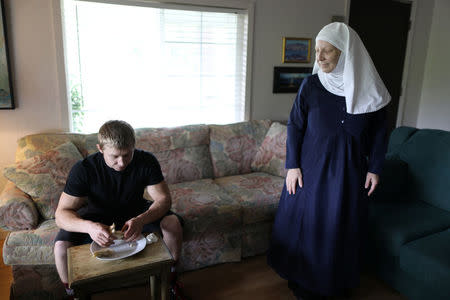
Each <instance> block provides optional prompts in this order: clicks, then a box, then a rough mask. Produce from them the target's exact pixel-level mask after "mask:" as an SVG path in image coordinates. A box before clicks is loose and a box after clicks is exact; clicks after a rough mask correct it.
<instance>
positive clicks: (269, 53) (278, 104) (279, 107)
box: [251, 0, 346, 120]
mask: <svg viewBox="0 0 450 300" xmlns="http://www.w3.org/2000/svg"><path fill="white" fill-rule="evenodd" d="M345 14H346V1H344V0H339V1H337V0H316V1H309V0H282V1H273V0H257V2H256V9H255V33H254V44H253V53H254V55H253V73H252V75H253V84H252V103H251V111H252V114H251V117H252V118H253V119H265V118H269V119H273V120H286V119H287V118H288V115H289V112H290V109H291V106H292V103H293V100H294V97H295V94H273V93H272V86H273V67H274V66H296V67H305V66H312V65H313V62H314V56H312V59H311V63H309V64H282V63H281V59H282V37H286V36H287V37H304V38H312V47H314V38H315V36H316V35H317V33H318V32H319V31H320V29H321V28H322V27H323V26H324V25H326V24H328V23H330V22H331V17H332V16H333V15H341V16H344V15H345Z"/></svg>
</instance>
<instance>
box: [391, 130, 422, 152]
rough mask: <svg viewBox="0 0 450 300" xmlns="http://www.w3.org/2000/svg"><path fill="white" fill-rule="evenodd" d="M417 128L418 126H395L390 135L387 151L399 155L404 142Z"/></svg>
mask: <svg viewBox="0 0 450 300" xmlns="http://www.w3.org/2000/svg"><path fill="white" fill-rule="evenodd" d="M417 130H418V129H417V128H413V127H407V126H401V127H397V128H395V129H394V131H392V133H391V135H390V137H389V144H388V149H387V152H388V153H389V154H390V155H392V156H396V155H398V152H399V151H400V149H401V147H402V145H403V143H404V142H406V141H407V140H408V139H409V138H410V137H411V136H412V135H413V134H414V133H415V132H416V131H417Z"/></svg>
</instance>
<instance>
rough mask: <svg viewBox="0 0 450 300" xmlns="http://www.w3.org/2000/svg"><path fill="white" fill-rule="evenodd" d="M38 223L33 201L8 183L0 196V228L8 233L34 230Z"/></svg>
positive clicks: (37, 213)
mask: <svg viewBox="0 0 450 300" xmlns="http://www.w3.org/2000/svg"><path fill="white" fill-rule="evenodd" d="M38 222H39V212H38V211H37V208H36V205H35V204H34V201H33V200H32V199H31V197H30V196H29V195H27V194H25V193H24V192H22V191H21V190H20V189H18V188H17V187H16V185H15V184H14V183H12V182H11V181H8V182H7V183H6V185H5V188H4V189H3V191H2V193H1V194H0V227H1V228H3V229H5V230H8V231H13V230H25V229H34V228H36V227H37V225H38Z"/></svg>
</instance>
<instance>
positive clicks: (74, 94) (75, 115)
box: [70, 84, 84, 132]
mask: <svg viewBox="0 0 450 300" xmlns="http://www.w3.org/2000/svg"><path fill="white" fill-rule="evenodd" d="M70 100H71V104H72V126H73V131H74V132H82V129H83V121H84V111H83V107H84V101H83V95H82V93H81V85H80V84H75V85H73V86H72V88H71V89H70Z"/></svg>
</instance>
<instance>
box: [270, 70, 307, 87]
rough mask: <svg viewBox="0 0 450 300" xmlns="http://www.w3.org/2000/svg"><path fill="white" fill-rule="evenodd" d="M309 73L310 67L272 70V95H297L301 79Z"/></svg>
mask: <svg viewBox="0 0 450 300" xmlns="http://www.w3.org/2000/svg"><path fill="white" fill-rule="evenodd" d="M311 73H312V68H311V67H304V68H297V67H275V68H274V70H273V93H297V91H298V89H299V88H300V84H301V83H302V81H303V79H304V78H305V77H308V76H309V75H311Z"/></svg>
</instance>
